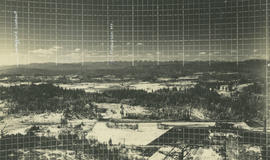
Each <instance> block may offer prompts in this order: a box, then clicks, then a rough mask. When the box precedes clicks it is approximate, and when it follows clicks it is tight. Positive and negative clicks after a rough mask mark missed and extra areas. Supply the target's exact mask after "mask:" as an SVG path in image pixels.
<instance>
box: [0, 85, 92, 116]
mask: <svg viewBox="0 0 270 160" xmlns="http://www.w3.org/2000/svg"><path fill="white" fill-rule="evenodd" d="M0 93H1V95H0V99H1V100H7V101H8V105H9V106H8V107H9V113H18V112H38V113H43V112H65V113H66V112H70V113H71V112H72V113H73V114H74V115H76V114H77V115H81V116H85V117H89V118H90V117H95V112H94V111H95V110H94V108H95V106H94V105H93V104H92V103H91V100H90V99H89V97H88V96H87V95H86V93H85V92H84V91H82V90H66V89H62V88H60V87H56V86H54V85H53V84H41V85H34V84H32V85H29V86H28V85H22V86H11V87H8V88H6V87H0Z"/></svg>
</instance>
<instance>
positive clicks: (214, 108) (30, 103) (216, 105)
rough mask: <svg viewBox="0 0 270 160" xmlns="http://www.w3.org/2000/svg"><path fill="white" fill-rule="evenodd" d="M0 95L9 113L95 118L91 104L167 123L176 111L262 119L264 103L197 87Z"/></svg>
mask: <svg viewBox="0 0 270 160" xmlns="http://www.w3.org/2000/svg"><path fill="white" fill-rule="evenodd" d="M251 89H252V88H251ZM249 90H250V89H249ZM0 93H1V95H0V99H1V100H6V101H8V105H9V106H8V107H9V113H19V112H35V113H44V112H64V113H65V114H66V115H67V114H69V115H71V114H73V115H72V116H84V117H89V118H96V116H97V108H96V106H95V105H93V104H92V102H106V103H126V104H129V105H132V106H135V105H140V106H144V107H147V108H148V109H149V110H152V111H153V113H156V114H158V115H159V116H162V115H164V114H166V115H167V116H168V117H167V118H171V119H179V117H173V116H177V114H180V113H178V111H181V110H184V109H187V108H197V109H203V110H205V111H206V112H207V114H208V116H209V117H210V118H211V119H224V120H249V119H252V118H257V119H262V118H263V112H264V111H263V108H264V107H263V106H264V103H265V102H264V98H263V97H262V96H256V95H254V94H253V93H252V91H248V90H247V91H245V92H242V93H238V94H237V95H234V97H233V98H232V97H222V96H220V95H218V94H217V93H216V92H215V91H213V90H209V89H207V88H205V87H203V86H201V85H196V86H195V87H194V88H190V89H187V90H185V91H180V90H177V89H176V88H173V89H161V90H158V91H156V92H151V93H148V92H146V91H143V90H132V89H116V90H107V91H105V92H103V93H85V92H84V91H83V90H67V89H62V88H60V87H56V86H54V85H53V84H42V85H34V84H32V85H30V86H26V85H25V86H24V85H22V86H12V87H8V88H6V87H0ZM165 112H167V113H165ZM158 118H166V117H164V116H163V117H158Z"/></svg>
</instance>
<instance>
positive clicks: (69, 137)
mask: <svg viewBox="0 0 270 160" xmlns="http://www.w3.org/2000/svg"><path fill="white" fill-rule="evenodd" d="M14 142H16V143H14ZM0 144H5V145H0V157H7V158H8V159H14V160H15V159H16V160H18V159H23V157H24V156H26V155H25V154H30V155H27V157H29V158H35V157H36V155H35V153H34V152H35V150H33V149H37V150H38V149H40V150H62V151H68V150H69V151H74V152H75V157H76V159H86V158H83V157H86V156H87V157H88V158H87V159H97V160H115V159H123V160H129V159H130V158H128V157H127V156H125V154H123V153H121V152H122V151H121V148H120V149H118V148H115V147H111V146H109V144H106V143H100V142H98V141H97V140H95V139H86V138H80V136H79V135H77V134H71V133H69V134H60V135H59V136H58V137H57V138H56V137H46V136H37V135H36V134H34V133H33V132H31V131H29V132H28V133H27V134H26V135H22V134H16V135H6V136H3V137H1V138H0ZM20 150H24V151H27V150H29V152H25V153H22V152H20ZM31 152H32V153H31ZM60 154H61V152H60ZM39 155H40V153H39ZM58 156H60V155H58Z"/></svg>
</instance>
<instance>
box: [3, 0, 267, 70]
mask: <svg viewBox="0 0 270 160" xmlns="http://www.w3.org/2000/svg"><path fill="white" fill-rule="evenodd" d="M0 1H1V3H0V11H1V12H0V65H1V64H2V65H9V64H16V63H19V64H27V63H46V62H55V63H74V62H82V61H107V60H115V61H116V60H132V59H133V60H160V61H162V60H183V59H185V60H200V59H201V60H209V59H210V60H216V59H224V60H236V59H239V60H241V59H245V58H254V57H255V58H265V48H266V47H265V46H266V45H265V44H266V43H265V42H266V40H265V38H266V32H265V31H266V12H265V8H266V5H265V3H266V0H0ZM268 27H269V25H268Z"/></svg>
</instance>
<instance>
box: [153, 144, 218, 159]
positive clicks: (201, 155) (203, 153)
mask: <svg viewBox="0 0 270 160" xmlns="http://www.w3.org/2000/svg"><path fill="white" fill-rule="evenodd" d="M180 152H181V149H179V148H173V147H162V148H160V149H159V150H158V151H157V152H156V153H155V154H153V155H152V156H151V157H150V158H149V160H174V159H175V157H174V156H177V153H180ZM173 153H175V155H174V156H173V155H172V154H173ZM185 154H186V152H185ZM168 155H171V156H168ZM185 158H191V159H195V160H222V159H223V158H222V157H221V156H220V155H219V153H217V152H216V151H214V150H213V148H211V147H209V148H207V147H204V148H202V147H200V148H196V149H191V150H190V154H189V155H187V156H186V157H185Z"/></svg>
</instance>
